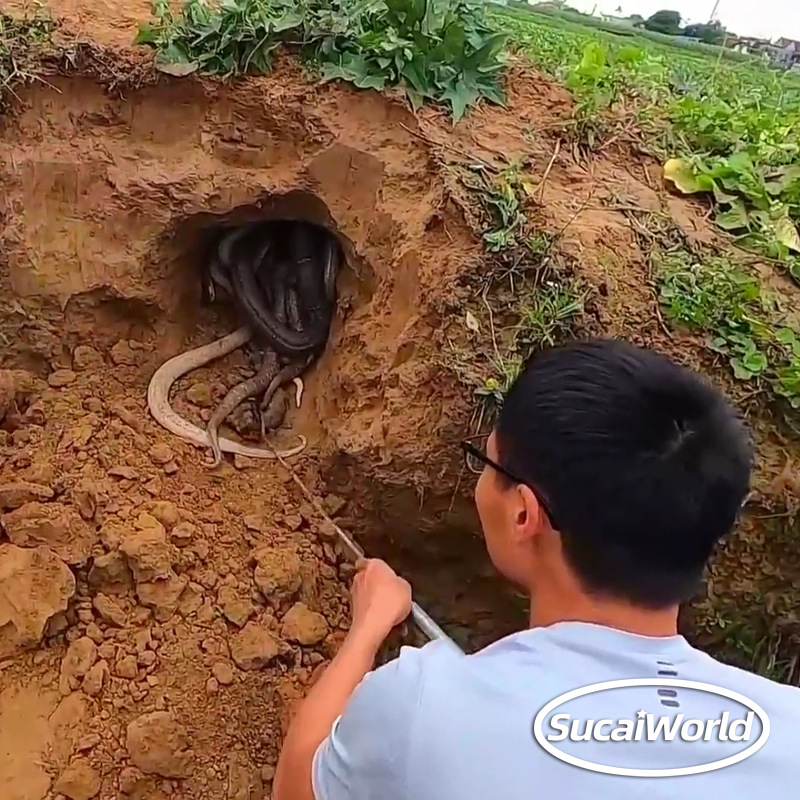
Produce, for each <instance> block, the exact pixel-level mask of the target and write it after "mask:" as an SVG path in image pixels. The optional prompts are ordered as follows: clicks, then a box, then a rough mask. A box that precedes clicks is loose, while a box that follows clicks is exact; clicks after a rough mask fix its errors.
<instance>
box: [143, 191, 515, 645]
mask: <svg viewBox="0 0 800 800" xmlns="http://www.w3.org/2000/svg"><path fill="white" fill-rule="evenodd" d="M267 220H281V221H303V222H310V223H312V224H314V225H319V226H321V227H322V228H324V229H326V230H327V231H329V232H330V233H331V234H332V235H333V236H335V237H336V239H337V241H338V242H339V244H340V246H341V248H342V252H343V255H344V258H343V261H342V265H341V268H340V270H339V276H338V280H337V294H338V312H337V314H336V315H335V317H334V320H333V322H332V325H331V330H330V334H329V338H328V342H327V344H326V347H325V351H324V353H323V355H322V356H321V357H320V359H319V360H318V361H317V362H315V363H314V364H313V365H312V366H311V368H310V371H309V372H310V373H311V374H313V373H314V372H317V373H322V374H323V376H324V373H325V372H326V371H328V370H330V369H332V368H335V366H334V365H332V364H331V361H332V356H333V354H334V351H335V349H336V347H337V346H338V345H339V344H340V342H341V340H342V338H343V333H345V332H346V326H347V316H348V315H349V313H351V312H352V311H354V310H356V309H361V308H363V307H364V306H367V305H368V304H369V303H370V301H371V300H372V298H373V296H374V294H375V292H376V291H377V290H378V288H379V285H378V284H379V282H378V278H377V276H376V271H375V270H373V268H372V267H371V265H370V264H369V263H368V262H367V261H366V260H365V259H364V258H362V257H361V256H360V255H359V254H358V252H357V250H356V247H355V245H354V243H353V242H352V241H351V240H350V239H349V238H348V237H347V236H346V235H345V234H344V233H343V232H342V231H341V230H340V229H339V227H338V226H337V224H336V220H335V219H334V218H333V215H332V214H331V212H330V210H329V209H328V207H327V206H326V204H325V203H324V202H323V201H322V200H321V199H320V198H319V197H317V196H316V195H314V194H313V193H311V192H308V191H305V190H302V189H298V190H294V191H290V192H287V193H284V194H269V193H268V194H265V195H264V196H262V197H260V198H257V199H256V200H255V201H254V202H253V203H251V204H245V205H239V206H237V207H235V208H232V209H231V210H230V211H227V212H223V213H212V212H201V213H196V214H193V215H191V216H189V217H186V218H185V219H182V220H180V221H178V222H177V223H176V224H175V225H173V226H172V227H171V228H170V229H169V230H167V231H165V234H164V236H163V237H162V239H161V241H160V243H159V253H158V259H157V263H158V264H159V265H160V267H161V269H162V270H164V272H163V275H164V285H165V286H166V287H170V288H171V289H172V291H173V292H174V294H173V295H171V296H170V295H169V292H167V295H166V300H167V303H168V305H170V306H171V307H173V308H175V309H178V310H179V311H178V313H179V314H180V315H181V316H182V317H183V318H184V319H186V320H187V321H188V320H191V319H193V318H195V317H203V318H208V315H209V313H210V314H212V315H215V316H216V317H218V318H219V319H223V320H224V321H225V324H226V325H227V327H228V328H230V329H232V327H231V326H234V325H236V324H241V321H237V320H236V317H235V312H234V311H233V310H232V308H230V307H225V306H219V305H217V307H215V308H213V309H211V310H210V311H209V309H208V308H206V307H203V306H202V304H201V303H200V302H198V301H199V299H200V297H201V273H202V270H201V265H203V264H205V263H206V262H207V260H208V259H209V258H210V256H211V254H212V252H213V251H214V249H215V248H216V246H217V244H218V242H219V240H220V238H221V237H222V236H224V234H225V232H226V231H229V230H231V229H233V228H236V227H238V226H241V225H246V224H248V223H252V222H260V221H267ZM324 384H325V381H324V377H322V379H321V380H320V381H319V382H318V385H324ZM313 385H314V384H313V383H312V387H313ZM312 391H313V388H312ZM291 422H292V424H294V423H295V422H298V423H299V425H300V430H301V431H302V432H303V433H304V434H307V433H309V432H310V431H312V430H314V426H312V425H309V424H308V420H307V419H305V420H304V419H303V415H300V418H299V419H297V418H295V419H292V420H291ZM320 422H321V423H322V429H323V432H322V433H321V435H320V436H319V437H318V438H317V440H316V442H315V443H316V445H317V448H318V450H317V452H318V453H319V455H320V463H319V475H320V479H321V485H322V486H324V488H325V491H328V492H331V493H334V494H336V495H338V496H340V497H342V498H343V499H344V500H346V502H347V506H346V508H347V509H348V510H347V514H346V516H345V517H344V519H343V520H342V525H343V526H344V527H345V529H346V530H348V531H350V532H352V533H353V534H354V535H355V536H356V538H357V539H358V541H359V543H360V544H361V545H362V546H363V547H364V548H365V550H366V552H367V553H368V554H369V555H374V556H376V557H379V558H383V559H385V560H386V561H387V562H388V563H390V564H391V565H392V566H393V567H394V568H395V569H397V570H398V572H399V573H400V574H402V575H404V576H405V577H407V578H408V579H409V580H410V581H411V582H412V585H413V587H414V591H415V598H416V599H417V601H418V602H419V603H420V604H422V605H423V606H424V607H425V608H426V610H427V611H428V612H429V613H430V614H431V615H432V616H433V617H434V619H436V620H437V622H439V624H440V625H442V626H443V627H444V628H445V630H446V631H447V632H448V633H449V634H450V635H451V636H452V637H453V638H454V639H455V640H456V641H457V643H458V644H459V645H460V646H461V647H462V648H463V649H465V650H467V651H473V650H475V649H477V648H479V647H482V646H485V645H486V644H488V643H489V642H491V641H494V640H496V639H498V638H499V637H501V636H503V635H506V634H508V633H511V632H513V631H515V630H518V629H519V628H520V627H522V626H523V625H524V624H525V620H526V617H527V600H526V598H523V597H522V596H521V595H520V594H518V593H517V592H515V591H514V590H512V589H509V587H508V586H507V585H506V584H505V582H504V581H502V580H501V579H500V577H499V576H498V575H497V574H496V572H495V570H494V568H493V566H492V565H491V563H490V562H489V559H488V555H487V553H486V549H485V545H484V543H483V540H482V537H481V535H480V524H479V521H478V518H477V514H476V512H475V509H474V504H473V503H472V499H471V494H470V491H471V486H470V485H469V480H468V478H467V477H466V476H465V475H464V474H463V473H462V472H460V471H459V469H458V467H459V465H460V461H459V460H458V459H456V460H455V462H454V469H453V471H452V472H451V473H449V474H447V475H445V476H444V477H443V478H442V479H441V484H440V485H438V486H437V485H432V486H430V487H428V488H426V489H425V490H420V488H419V486H418V482H417V481H416V480H415V481H413V482H412V481H408V480H407V479H406V478H407V475H408V472H409V469H410V466H409V465H406V464H404V463H402V462H400V463H397V464H395V465H394V467H393V468H390V469H389V470H388V471H387V470H386V469H382V470H381V476H380V478H378V479H376V477H375V475H374V472H373V468H374V464H375V461H374V456H375V454H374V453H355V454H354V453H350V452H344V451H342V450H341V449H337V448H336V447H332V446H330V439H329V437H327V436H326V435H325V433H324V429H325V428H327V427H329V426H330V425H335V420H332V419H330V418H329V419H323V420H320ZM304 423H305V424H304ZM317 430H318V432H319V429H317ZM445 446H446V445H445ZM415 472H416V473H417V475H418V474H419V470H418V465H417V467H416V468H415ZM415 638H417V640H419V636H418V635H416V637H415Z"/></svg>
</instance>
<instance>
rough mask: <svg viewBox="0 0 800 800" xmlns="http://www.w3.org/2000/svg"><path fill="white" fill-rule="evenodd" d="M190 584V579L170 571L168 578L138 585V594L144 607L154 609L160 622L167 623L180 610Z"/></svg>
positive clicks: (155, 615)
mask: <svg viewBox="0 0 800 800" xmlns="http://www.w3.org/2000/svg"><path fill="white" fill-rule="evenodd" d="M188 583H189V579H188V578H186V577H184V576H183V575H181V576H178V575H176V574H175V573H174V572H173V571H172V570H170V572H169V574H168V575H167V577H166V578H163V579H160V580H156V581H144V582H142V583H138V584H137V585H136V594H137V595H138V596H139V602H140V603H141V604H142V605H143V606H145V607H146V608H149V609H152V611H153V617H155V619H156V620H157V621H158V622H166V621H167V620H168V619H169V618H170V617H172V615H173V614H174V613H175V612H176V611H177V610H178V604H179V603H180V599H181V594H183V590H184V589H185V588H186V586H187V584H188Z"/></svg>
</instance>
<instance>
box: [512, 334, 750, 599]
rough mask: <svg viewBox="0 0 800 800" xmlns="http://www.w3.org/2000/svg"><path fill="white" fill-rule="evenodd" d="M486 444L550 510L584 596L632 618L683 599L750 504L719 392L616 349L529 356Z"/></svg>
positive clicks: (744, 456) (600, 345)
mask: <svg viewBox="0 0 800 800" xmlns="http://www.w3.org/2000/svg"><path fill="white" fill-rule="evenodd" d="M496 436H497V445H498V452H499V460H500V464H501V465H502V466H503V467H505V468H506V469H507V470H508V471H509V472H510V473H511V474H513V475H515V476H516V477H517V478H519V479H520V480H523V481H525V483H527V484H529V485H530V487H531V488H532V489H533V490H534V492H536V493H539V494H540V495H542V496H543V498H544V500H545V502H546V503H547V504H548V505H549V506H550V507H551V511H552V514H553V516H554V517H555V519H554V520H551V522H552V523H553V525H554V527H556V528H557V529H558V530H559V532H560V534H561V536H562V542H563V547H564V554H565V557H566V559H567V561H568V563H569V564H570V566H571V567H572V569H573V570H574V571H575V573H576V575H577V576H578V578H579V580H580V581H581V583H582V585H583V586H584V588H585V589H586V590H588V591H590V592H593V593H595V594H600V595H605V596H610V597H615V598H618V599H622V600H627V601H628V602H631V603H633V604H636V605H639V606H642V607H647V608H663V607H667V606H670V605H673V604H675V603H679V602H682V601H684V600H686V599H689V598H690V597H691V596H692V595H693V594H694V592H695V591H696V590H697V588H698V586H699V583H700V581H701V579H702V575H703V570H704V567H705V564H706V562H707V560H708V558H709V556H710V555H711V553H712V551H713V549H714V546H715V544H716V543H717V541H718V540H719V539H720V538H721V537H723V536H724V535H725V534H727V533H728V532H729V531H730V530H731V528H732V527H733V525H734V522H735V520H736V516H737V513H738V511H739V509H740V508H741V505H742V503H743V502H744V500H745V498H746V496H747V493H748V488H749V481H750V469H751V463H752V450H751V445H750V438H749V436H748V434H747V432H746V430H745V428H744V426H743V424H742V422H741V421H740V419H739V418H738V416H737V415H736V413H735V411H734V410H733V408H732V407H731V405H730V404H729V403H728V402H727V400H726V399H725V397H724V395H723V394H722V393H721V392H720V391H718V390H717V389H716V388H715V387H714V386H712V385H711V384H710V383H709V382H708V381H706V380H705V379H704V378H702V377H701V376H700V375H698V374H696V373H694V372H692V371H691V370H689V369H687V368H685V367H682V366H680V365H678V364H676V363H674V362H673V361H671V360H670V359H668V358H667V357H665V356H663V355H660V354H658V353H655V352H653V351H650V350H645V349H642V348H639V347H636V346H634V345H632V344H628V343H626V342H622V341H618V340H593V341H584V342H573V343H570V344H567V345H564V346H561V347H557V348H553V349H550V350H545V351H542V352H540V353H538V354H536V355H534V356H533V357H532V358H531V359H530V360H529V362H528V363H527V364H526V365H525V368H524V370H523V371H522V373H521V374H520V376H519V377H518V378H517V380H516V382H515V383H514V385H513V386H512V387H511V389H510V390H509V392H508V395H507V397H506V398H505V401H504V403H503V408H502V411H501V413H500V415H499V419H498V421H497V426H496Z"/></svg>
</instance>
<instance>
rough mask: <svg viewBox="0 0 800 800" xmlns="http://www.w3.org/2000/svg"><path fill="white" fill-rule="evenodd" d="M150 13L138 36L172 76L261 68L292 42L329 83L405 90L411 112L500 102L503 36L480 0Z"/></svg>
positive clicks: (255, 3) (240, 0) (264, 3)
mask: <svg viewBox="0 0 800 800" xmlns="http://www.w3.org/2000/svg"><path fill="white" fill-rule="evenodd" d="M153 14H154V17H155V20H154V22H153V23H151V24H148V25H146V26H143V27H142V28H141V29H140V32H139V36H138V37H137V42H138V43H139V44H147V45H150V46H151V47H154V48H155V49H156V50H157V52H158V63H159V64H160V66H161V68H162V69H164V70H165V71H168V72H172V73H173V74H187V73H189V72H192V71H199V72H201V73H203V74H215V75H222V76H232V75H237V74H242V73H247V72H252V73H265V72H268V71H269V70H270V69H271V65H272V64H271V56H272V53H273V52H274V51H275V49H276V48H277V47H279V46H281V45H287V46H290V47H293V48H295V49H296V50H297V51H298V52H300V53H302V55H303V56H304V57H305V58H307V59H308V60H309V61H310V62H311V63H312V64H315V65H316V66H317V67H318V68H319V69H320V71H321V75H322V78H323V80H334V79H336V80H344V81H348V82H350V83H352V84H354V85H355V86H358V87H360V88H372V89H385V88H388V87H391V86H399V87H400V88H401V89H402V90H403V91H404V92H405V94H406V96H407V97H408V99H409V101H410V102H411V104H412V105H413V106H414V107H415V108H418V107H419V106H420V105H421V104H422V103H423V102H424V101H426V100H430V101H433V102H437V103H445V104H447V105H448V106H449V107H450V111H451V113H452V115H453V118H454V120H456V121H457V120H459V119H460V118H461V117H462V116H463V115H464V113H465V112H466V109H467V108H468V107H469V106H471V105H472V104H474V103H475V102H477V101H478V100H479V99H480V98H486V99H487V100H489V101H491V102H495V103H503V102H504V96H503V91H502V88H501V85H500V71H501V70H502V68H503V65H504V52H505V51H504V45H505V42H506V38H507V37H506V35H505V34H503V33H498V32H497V31H495V30H494V29H493V28H491V27H490V26H489V25H488V23H487V22H486V21H485V19H484V10H483V6H482V5H481V4H480V3H479V2H477V0H301V2H299V3H296V2H290V1H289V0H222V2H221V4H220V5H219V6H210V5H208V4H207V3H206V2H205V1H204V0H187V2H185V4H184V6H183V8H182V10H181V12H180V13H179V14H177V15H173V14H172V13H171V11H170V9H169V5H168V3H167V2H166V0H158V2H157V4H156V5H155V6H154V8H153Z"/></svg>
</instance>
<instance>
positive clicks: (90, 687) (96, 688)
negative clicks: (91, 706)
mask: <svg viewBox="0 0 800 800" xmlns="http://www.w3.org/2000/svg"><path fill="white" fill-rule="evenodd" d="M109 675H110V670H109V668H108V662H107V661H105V660H103V661H98V662H97V663H96V664H95V665H94V666H93V667H92V668H91V669H90V670H89V671H88V672H87V673H86V675H85V676H84V678H83V683H82V684H81V689H83V691H84V692H86V694H88V695H89V697H97V696H98V695H99V694H100V692H102V691H103V686H104V685H105V684H106V682H107V681H108V678H109Z"/></svg>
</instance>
